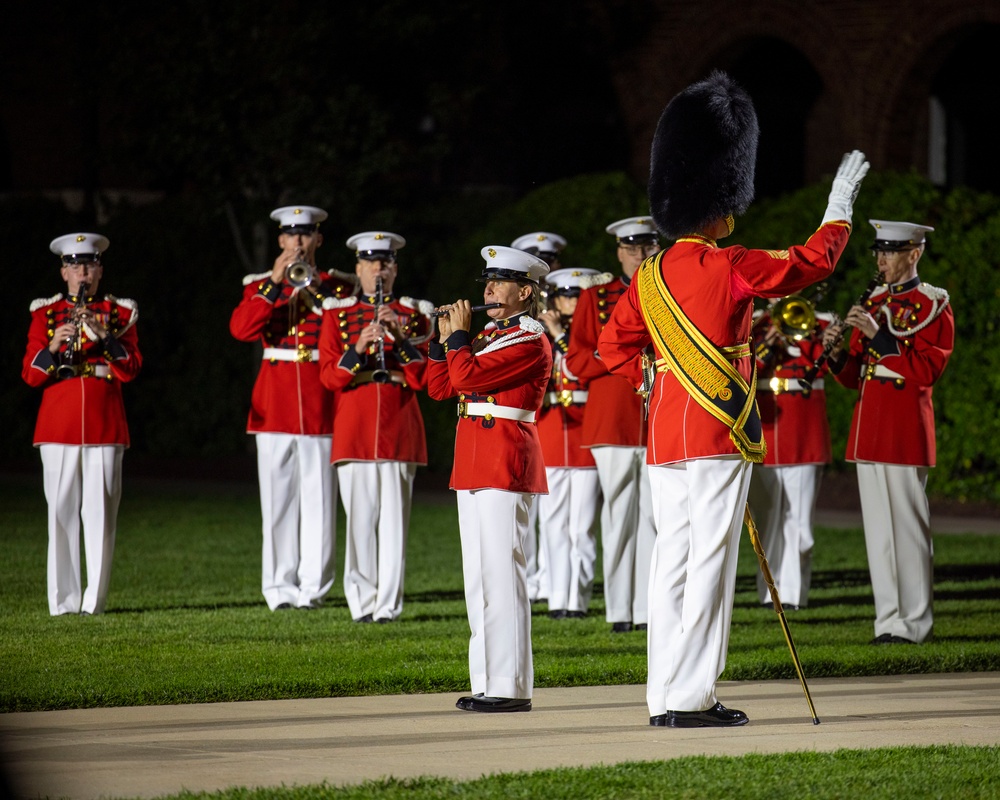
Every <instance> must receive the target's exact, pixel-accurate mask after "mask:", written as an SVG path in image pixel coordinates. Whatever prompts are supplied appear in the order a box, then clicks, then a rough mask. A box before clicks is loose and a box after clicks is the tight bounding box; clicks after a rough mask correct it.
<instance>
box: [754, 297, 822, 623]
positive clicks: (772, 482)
mask: <svg viewBox="0 0 1000 800" xmlns="http://www.w3.org/2000/svg"><path fill="white" fill-rule="evenodd" d="M832 319H833V317H832V315H831V314H823V313H817V312H816V311H815V309H814V307H813V306H812V304H811V303H810V302H809V301H808V300H806V299H805V298H803V297H801V296H799V295H789V296H788V297H785V298H782V299H781V300H779V301H778V302H776V303H775V304H773V305H772V306H771V307H770V308H769V309H768V310H766V311H764V312H762V314H761V316H760V317H759V318H758V319H757V320H756V321H755V322H754V326H753V337H754V338H753V345H754V352H755V354H756V358H757V406H758V408H759V409H760V421H761V425H762V427H763V431H764V441H765V442H767V455H765V456H764V461H763V462H762V463H761V464H759V465H755V466H754V467H753V475H752V477H751V479H750V495H749V500H750V508H751V509H753V514H754V520H755V522H756V523H757V527H758V529H759V530H760V536H761V543H762V545H763V548H764V552H765V553H766V554H767V560H768V564H769V566H770V568H771V575H772V577H773V578H774V585H775V588H776V589H777V591H778V596H779V597H780V598H781V605H782V608H784V609H785V610H791V609H798V608H805V607H806V606H807V605H808V603H809V586H810V584H811V583H812V552H813V542H814V539H813V516H814V514H815V511H816V496H817V494H818V492H819V486H820V481H821V480H822V477H823V465H824V464H829V463H830V425H829V422H828V421H827V415H826V390H825V386H824V378H823V375H824V374H825V372H826V366H825V364H824V365H823V366H822V368H821V369H820V370H819V371H818V372H817V377H815V378H813V380H812V381H811V382H810V383H808V384H807V385H806V386H803V385H802V383H801V382H800V380H801V379H803V377H804V376H805V374H806V371H807V370H809V368H810V367H811V366H812V365H813V364H814V363H815V362H816V361H817V359H818V358H819V357H820V354H821V353H822V352H823V341H822V336H823V333H822V332H823V331H824V330H825V329H826V327H827V326H828V325H829V324H830V322H831V321H832ZM757 594H758V595H759V596H760V602H761V603H762V604H764V605H770V604H771V603H772V600H771V594H770V591H769V589H768V587H767V584H766V583H765V582H764V576H763V574H762V573H761V572H758V573H757Z"/></svg>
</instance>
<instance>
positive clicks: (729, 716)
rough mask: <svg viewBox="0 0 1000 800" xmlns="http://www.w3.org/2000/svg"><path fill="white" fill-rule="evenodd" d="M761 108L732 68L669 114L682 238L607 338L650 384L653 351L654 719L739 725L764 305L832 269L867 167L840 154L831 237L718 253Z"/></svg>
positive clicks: (666, 189) (640, 279) (664, 121)
mask: <svg viewBox="0 0 1000 800" xmlns="http://www.w3.org/2000/svg"><path fill="white" fill-rule="evenodd" d="M757 132H758V127H757V115H756V112H755V110H754V107H753V103H752V101H751V100H750V97H749V95H747V94H746V92H744V91H743V90H742V89H741V88H740V87H739V86H737V85H736V84H735V83H734V82H733V81H732V80H731V79H730V78H729V76H728V75H726V74H725V73H723V72H713V73H712V74H711V75H710V76H709V77H708V78H707V79H705V80H703V81H700V82H698V83H695V84H693V85H692V86H689V87H688V88H687V89H685V90H684V91H682V92H681V93H680V94H679V95H677V96H676V97H675V98H674V99H673V100H671V101H670V103H669V104H668V105H667V108H666V109H665V111H664V112H663V114H662V116H661V117H660V121H659V123H658V125H657V129H656V133H655V134H654V140H653V149H652V161H651V168H650V179H649V198H650V208H651V209H652V212H653V219H654V220H655V221H656V225H657V227H658V228H659V229H660V231H661V232H662V233H663V235H664V236H666V237H668V238H671V239H675V240H676V241H675V244H674V245H673V246H672V247H671V248H670V249H669V250H665V251H663V252H662V253H660V254H659V255H657V256H656V257H655V258H653V259H650V260H648V261H647V262H646V263H645V264H643V266H642V268H641V269H640V270H639V271H638V272H637V273H636V275H635V278H634V280H633V281H632V284H631V286H630V287H629V289H628V292H627V294H626V295H625V297H624V298H622V300H621V301H620V302H619V303H618V305H617V307H616V308H615V312H614V315H613V316H612V318H611V320H610V322H609V323H608V325H607V327H605V329H604V332H603V333H602V335H601V340H600V345H599V347H600V353H601V356H602V358H603V359H604V361H605V363H606V364H607V365H608V368H609V369H611V370H612V371H614V372H616V373H620V374H622V375H624V376H627V377H628V378H629V379H630V380H631V381H633V385H639V381H640V380H641V378H640V374H641V371H642V367H641V364H642V355H643V353H644V351H645V349H646V348H647V347H648V346H649V345H650V344H652V346H653V348H654V352H655V357H656V363H657V365H658V367H659V369H658V370H657V372H656V374H655V376H654V379H653V388H652V392H651V394H650V406H649V463H650V465H651V468H650V483H651V484H652V489H653V504H654V508H655V513H656V526H657V537H656V545H655V547H654V549H653V557H652V566H651V573H650V587H649V644H648V654H649V668H648V680H647V689H646V700H647V704H648V706H649V714H650V718H649V723H650V725H656V726H667V727H676V728H691V727H702V726H732V725H743V724H745V723H746V722H747V716H746V714H744V713H743V712H742V711H736V710H733V709H728V708H726V707H725V706H723V705H722V704H721V703H720V702H719V700H718V697H717V696H716V681H717V680H718V678H719V675H720V674H721V673H722V670H723V669H724V668H725V661H726V651H727V649H728V646H729V628H730V620H731V618H732V607H733V594H734V590H735V580H736V556H737V552H738V543H739V535H740V530H741V529H742V523H743V518H744V513H745V507H746V499H747V492H748V490H749V488H750V463H751V462H753V463H760V462H761V460H762V459H763V457H764V453H765V445H764V441H763V438H762V434H761V425H760V417H759V415H758V413H757V410H756V404H755V402H754V396H755V389H756V376H755V374H754V372H755V370H754V362H753V358H752V353H751V351H750V344H749V339H750V327H751V315H752V309H753V300H754V298H755V297H781V296H783V295H786V294H790V293H791V292H795V291H798V290H800V289H802V288H804V287H805V286H807V285H809V284H810V283H814V282H816V281H819V280H822V279H823V278H825V277H826V276H828V275H829V274H830V273H831V272H832V271H833V268H834V266H835V264H836V261H837V259H838V258H839V257H840V254H841V252H842V251H843V249H844V246H845V245H846V244H847V239H848V236H849V235H850V230H851V223H850V220H851V212H852V208H853V201H854V197H855V195H856V193H857V191H858V188H859V186H860V181H861V179H862V177H864V175H865V173H866V172H867V169H868V163H867V161H865V159H864V156H863V155H862V154H861V153H859V152H857V151H855V152H854V153H851V154H849V155H847V156H845V157H844V160H843V162H842V163H841V166H840V169H839V170H838V172H837V176H836V178H835V179H834V183H833V189H832V191H831V192H830V196H829V203H828V207H827V210H826V213H825V214H824V216H823V220H822V222H821V224H820V227H819V229H818V230H817V231H816V232H815V233H814V234H813V235H812V236H810V237H809V239H808V240H807V241H806V243H805V244H804V245H800V246H797V247H794V248H790V249H788V250H748V249H746V248H744V247H740V246H739V245H733V246H731V247H726V248H722V247H719V245H718V244H717V243H716V241H717V240H718V239H721V238H723V237H725V236H728V235H729V234H731V233H732V231H733V225H734V222H733V217H734V215H736V214H741V213H743V212H744V211H745V210H746V209H747V207H748V206H749V204H750V201H751V200H752V199H753V173H754V160H755V157H756V149H757Z"/></svg>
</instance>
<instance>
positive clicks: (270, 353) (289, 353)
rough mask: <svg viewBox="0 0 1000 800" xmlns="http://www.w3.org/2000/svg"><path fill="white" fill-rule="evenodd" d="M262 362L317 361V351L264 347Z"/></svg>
mask: <svg viewBox="0 0 1000 800" xmlns="http://www.w3.org/2000/svg"><path fill="white" fill-rule="evenodd" d="M264 361H319V350H293V349H291V348H290V347H265V348H264Z"/></svg>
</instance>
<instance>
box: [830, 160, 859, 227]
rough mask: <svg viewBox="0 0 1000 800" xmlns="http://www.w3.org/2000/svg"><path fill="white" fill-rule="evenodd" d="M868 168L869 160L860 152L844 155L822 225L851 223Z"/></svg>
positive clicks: (834, 180) (835, 177)
mask: <svg viewBox="0 0 1000 800" xmlns="http://www.w3.org/2000/svg"><path fill="white" fill-rule="evenodd" d="M868 167H869V164H868V160H867V159H866V158H865V154H864V153H862V152H861V151H860V150H852V151H851V152H850V153H845V154H844V157H843V159H841V161H840V167H839V168H838V169H837V174H836V175H835V176H834V178H833V188H832V189H830V196H829V197H828V198H827V203H828V205H827V207H826V213H825V214H824V215H823V223H822V224H824V225H825V224H826V223H827V222H833V221H834V220H845V221H847V222H850V221H851V214H852V212H853V211H854V200H855V199H856V198H857V196H858V191H859V190H860V189H861V180H862V179H863V178H864V177H865V175H867V174H868Z"/></svg>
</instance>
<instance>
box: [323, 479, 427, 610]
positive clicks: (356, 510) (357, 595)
mask: <svg viewBox="0 0 1000 800" xmlns="http://www.w3.org/2000/svg"><path fill="white" fill-rule="evenodd" d="M416 474H417V465H416V464H407V463H405V462H402V461H348V462H345V463H342V464H338V465H337V482H338V483H339V484H340V500H341V502H342V503H343V504H344V513H345V514H346V515H347V542H346V545H345V549H344V594H345V595H346V597H347V606H348V608H350V610H351V616H352V617H353V618H354V619H359V618H361V617H364V616H366V615H368V614H371V615H372V616H373V617H374V618H375V619H396V618H397V617H398V616H399V615H400V614H401V613H402V611H403V576H404V574H405V572H406V534H407V531H408V530H409V528H410V503H411V500H412V498H413V478H414V476H415V475H416Z"/></svg>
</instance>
